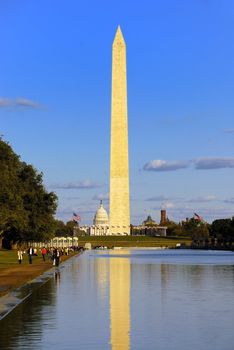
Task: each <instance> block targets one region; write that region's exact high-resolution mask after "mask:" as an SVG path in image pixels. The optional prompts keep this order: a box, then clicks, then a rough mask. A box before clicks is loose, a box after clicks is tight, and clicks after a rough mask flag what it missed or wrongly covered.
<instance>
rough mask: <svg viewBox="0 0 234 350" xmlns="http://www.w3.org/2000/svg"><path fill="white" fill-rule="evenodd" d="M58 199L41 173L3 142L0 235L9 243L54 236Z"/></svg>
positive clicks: (0, 164)
mask: <svg viewBox="0 0 234 350" xmlns="http://www.w3.org/2000/svg"><path fill="white" fill-rule="evenodd" d="M56 207H57V197H56V195H55V194H54V193H53V192H47V191H46V190H45V188H44V186H43V182H42V174H41V173H38V172H37V170H36V169H35V168H34V167H33V166H32V165H28V164H26V163H25V162H22V161H21V160H20V157H19V156H18V155H16V154H15V153H14V151H13V150H12V148H11V147H10V145H9V144H8V143H6V142H4V141H3V140H2V139H0V235H1V238H4V240H5V241H6V242H7V243H8V244H10V242H13V243H15V242H17V241H30V240H37V241H38V240H39V241H41V240H46V239H48V238H49V237H51V236H52V235H53V230H54V218H53V215H54V213H55V211H56Z"/></svg>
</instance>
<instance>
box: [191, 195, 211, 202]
mask: <svg viewBox="0 0 234 350" xmlns="http://www.w3.org/2000/svg"><path fill="white" fill-rule="evenodd" d="M215 200H218V199H217V197H216V196H214V195H208V196H203V197H196V198H191V199H189V200H188V202H189V203H206V202H212V201H215Z"/></svg>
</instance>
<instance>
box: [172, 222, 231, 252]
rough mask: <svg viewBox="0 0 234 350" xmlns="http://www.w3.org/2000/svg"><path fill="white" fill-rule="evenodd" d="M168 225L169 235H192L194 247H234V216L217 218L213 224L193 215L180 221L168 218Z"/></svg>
mask: <svg viewBox="0 0 234 350" xmlns="http://www.w3.org/2000/svg"><path fill="white" fill-rule="evenodd" d="M166 225H167V227H168V228H167V235H168V236H186V237H190V238H191V239H192V246H193V247H198V248H202V247H204V248H219V249H222V248H224V249H232V248H233V243H234V217H232V218H227V219H216V220H214V221H213V222H212V223H211V224H209V223H207V222H205V221H203V220H197V219H196V218H194V217H192V218H188V219H186V220H185V221H182V222H180V223H176V222H173V221H170V220H167V223H166Z"/></svg>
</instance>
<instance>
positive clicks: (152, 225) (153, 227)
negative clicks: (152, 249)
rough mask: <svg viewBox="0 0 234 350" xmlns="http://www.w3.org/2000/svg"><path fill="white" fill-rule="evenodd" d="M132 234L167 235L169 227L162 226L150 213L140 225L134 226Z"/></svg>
mask: <svg viewBox="0 0 234 350" xmlns="http://www.w3.org/2000/svg"><path fill="white" fill-rule="evenodd" d="M132 235H142V236H164V237H165V236H166V235H167V227H166V226H161V225H158V224H157V223H156V221H154V220H153V219H152V218H151V216H150V215H148V217H147V218H146V220H144V221H143V222H142V224H141V225H139V226H132Z"/></svg>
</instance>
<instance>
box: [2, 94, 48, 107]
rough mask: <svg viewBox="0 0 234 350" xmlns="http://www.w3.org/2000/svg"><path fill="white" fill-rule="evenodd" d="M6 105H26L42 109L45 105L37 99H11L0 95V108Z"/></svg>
mask: <svg viewBox="0 0 234 350" xmlns="http://www.w3.org/2000/svg"><path fill="white" fill-rule="evenodd" d="M4 107H5V108H6V107H15V108H16V107H25V108H33V109H41V108H43V106H42V105H41V104H40V103H38V102H35V101H32V100H29V99H27V98H24V97H17V98H16V99H10V98H7V97H0V108H4Z"/></svg>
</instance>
